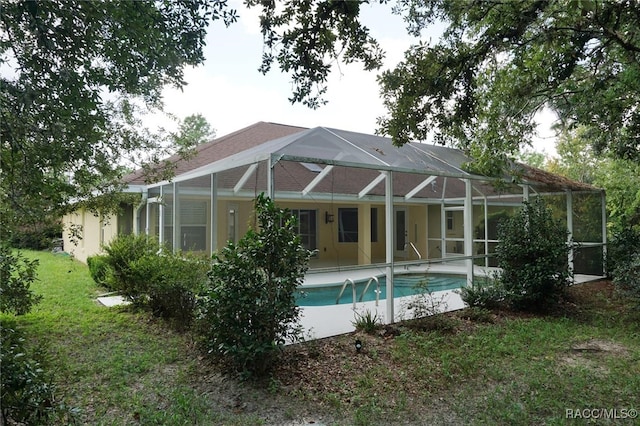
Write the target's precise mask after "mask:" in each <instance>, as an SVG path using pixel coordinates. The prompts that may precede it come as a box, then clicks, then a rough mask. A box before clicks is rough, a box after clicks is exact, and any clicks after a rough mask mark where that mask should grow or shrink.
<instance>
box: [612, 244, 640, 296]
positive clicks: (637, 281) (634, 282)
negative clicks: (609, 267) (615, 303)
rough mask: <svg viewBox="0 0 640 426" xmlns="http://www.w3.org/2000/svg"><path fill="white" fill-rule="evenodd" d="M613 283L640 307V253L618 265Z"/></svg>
mask: <svg viewBox="0 0 640 426" xmlns="http://www.w3.org/2000/svg"><path fill="white" fill-rule="evenodd" d="M613 283H614V284H615V285H616V288H617V289H619V290H620V292H621V293H622V294H623V295H624V296H626V297H628V298H629V299H630V300H631V301H632V303H634V304H635V306H636V307H637V308H639V309H640V254H638V253H636V254H635V255H634V256H633V257H632V258H631V260H629V261H628V262H626V263H620V264H618V266H617V267H616V272H615V276H614V277H613Z"/></svg>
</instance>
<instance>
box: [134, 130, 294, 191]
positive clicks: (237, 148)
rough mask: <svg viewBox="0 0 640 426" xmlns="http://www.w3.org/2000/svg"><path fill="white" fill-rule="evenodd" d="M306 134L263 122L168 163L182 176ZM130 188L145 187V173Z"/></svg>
mask: <svg viewBox="0 0 640 426" xmlns="http://www.w3.org/2000/svg"><path fill="white" fill-rule="evenodd" d="M303 130H306V128H305V127H298V126H289V125H286V124H277V123H268V122H264V121H259V122H257V123H255V124H252V125H251V126H249V127H245V128H243V129H240V130H237V131H235V132H233V133H229V134H228V135H225V136H222V137H219V138H216V139H214V140H212V141H211V142H208V143H205V144H202V145H199V146H198V147H196V155H195V156H193V157H192V158H190V159H188V160H185V159H183V158H181V157H180V156H179V155H173V156H171V157H169V158H168V161H170V162H172V163H174V164H175V165H176V169H175V175H176V176H178V175H181V174H183V173H186V172H189V171H191V170H194V169H197V168H199V167H202V166H205V165H207V164H210V163H213V162H215V161H218V160H221V159H224V158H227V157H230V156H232V155H234V154H237V153H239V152H242V151H245V150H247V149H249V148H252V147H254V146H258V145H260V144H262V143H264V142H267V141H270V140H273V139H277V138H281V137H283V136H287V135H291V134H294V133H298V132H301V131H303ZM123 181H124V183H127V184H129V185H145V184H147V183H148V182H145V174H144V171H143V170H141V169H139V170H136V171H134V172H132V173H130V174H129V175H127V176H125V177H124V178H123Z"/></svg>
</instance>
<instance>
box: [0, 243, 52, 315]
mask: <svg viewBox="0 0 640 426" xmlns="http://www.w3.org/2000/svg"><path fill="white" fill-rule="evenodd" d="M37 268H38V261H37V260H28V259H26V258H25V257H24V256H22V254H20V253H19V252H14V251H13V250H12V249H11V248H10V247H9V246H8V245H6V244H0V283H1V284H2V285H1V286H0V312H4V313H12V314H15V315H23V314H26V313H28V312H29V311H31V308H33V306H34V305H36V304H38V303H39V302H40V300H42V296H39V295H37V294H35V293H34V292H33V291H32V290H31V288H30V287H31V284H33V282H34V281H35V280H36V279H37V278H36V274H37Z"/></svg>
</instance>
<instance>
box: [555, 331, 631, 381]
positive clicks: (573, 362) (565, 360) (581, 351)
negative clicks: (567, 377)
mask: <svg viewBox="0 0 640 426" xmlns="http://www.w3.org/2000/svg"><path fill="white" fill-rule="evenodd" d="M628 354H629V349H627V347H625V346H624V345H621V344H620V343H617V342H613V341H610V340H601V339H590V340H587V341H585V342H580V343H576V344H574V345H572V346H571V348H570V349H569V351H568V353H567V354H565V355H564V356H562V357H561V358H560V360H559V362H560V365H561V366H567V367H571V368H583V369H586V370H588V371H591V372H593V373H594V374H597V375H600V376H604V375H608V374H609V373H610V371H609V369H608V368H607V367H606V365H605V364H604V363H603V361H604V360H605V359H606V358H608V357H624V356H627V355H628Z"/></svg>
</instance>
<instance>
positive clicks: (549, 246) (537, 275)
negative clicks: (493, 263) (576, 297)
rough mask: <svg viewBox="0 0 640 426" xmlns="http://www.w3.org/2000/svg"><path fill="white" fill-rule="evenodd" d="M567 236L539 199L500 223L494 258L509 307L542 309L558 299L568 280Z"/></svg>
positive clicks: (525, 205)
mask: <svg viewBox="0 0 640 426" xmlns="http://www.w3.org/2000/svg"><path fill="white" fill-rule="evenodd" d="M567 237H568V231H567V228H566V226H565V225H564V224H563V223H562V222H561V221H559V220H556V219H554V218H553V215H552V212H551V210H550V209H549V208H547V206H546V205H545V204H544V202H543V201H542V200H541V199H540V198H537V199H536V200H535V201H534V202H532V203H525V204H524V206H522V208H521V209H520V210H519V211H517V212H516V213H515V214H514V215H513V216H510V217H509V218H507V219H505V220H503V221H502V222H501V225H500V227H499V228H498V239H499V243H498V245H497V247H496V257H497V259H498V267H499V268H501V269H502V271H501V272H500V274H499V279H500V282H501V284H502V287H503V288H504V290H505V300H506V301H507V302H508V303H509V304H510V305H511V306H512V307H514V308H516V309H525V310H531V309H532V310H542V309H547V308H549V307H551V306H552V305H554V304H556V303H557V302H558V301H559V300H560V298H561V296H562V295H563V294H564V291H565V290H566V288H567V286H568V285H569V284H570V282H571V278H572V271H571V270H570V269H569V265H568V255H569V250H570V245H569V244H567Z"/></svg>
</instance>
